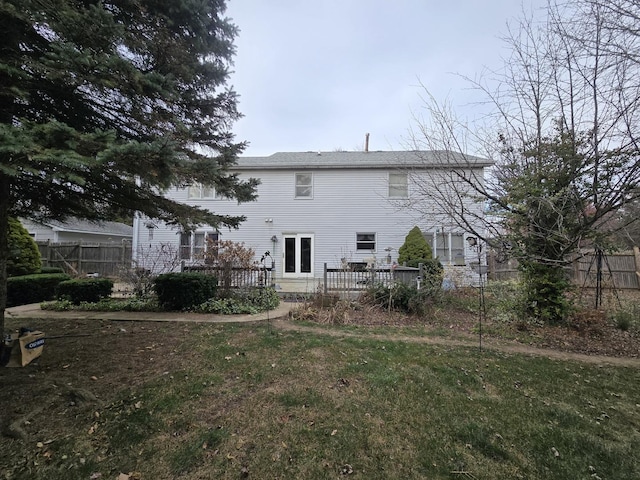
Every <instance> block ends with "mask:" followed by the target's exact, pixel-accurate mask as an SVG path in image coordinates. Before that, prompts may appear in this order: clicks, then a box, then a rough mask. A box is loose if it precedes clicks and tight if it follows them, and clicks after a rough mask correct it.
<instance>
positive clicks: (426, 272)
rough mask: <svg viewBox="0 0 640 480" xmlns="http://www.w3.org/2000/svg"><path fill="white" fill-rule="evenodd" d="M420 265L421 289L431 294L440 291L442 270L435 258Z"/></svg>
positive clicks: (442, 276)
mask: <svg viewBox="0 0 640 480" xmlns="http://www.w3.org/2000/svg"><path fill="white" fill-rule="evenodd" d="M420 263H422V285H423V288H426V289H429V290H431V293H432V294H435V293H436V292H438V291H440V289H441V288H442V280H443V279H444V268H443V267H442V264H441V263H440V260H438V259H437V258H428V259H425V260H424V261H422V262H420Z"/></svg>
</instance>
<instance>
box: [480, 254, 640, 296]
mask: <svg viewBox="0 0 640 480" xmlns="http://www.w3.org/2000/svg"><path fill="white" fill-rule="evenodd" d="M598 262H600V266H601V268H600V272H601V285H602V286H604V287H607V288H619V289H639V288H640V250H639V249H638V247H634V249H633V251H626V252H616V253H610V254H603V255H602V256H601V258H600V260H599V259H598V257H597V255H596V253H595V252H594V251H583V252H581V253H580V254H579V255H577V256H576V258H575V259H574V260H573V262H571V264H570V265H569V266H568V267H567V274H568V276H569V278H570V279H571V281H572V282H573V283H574V284H575V285H576V286H578V287H585V288H595V287H596V285H597V283H598V279H597V274H598ZM487 263H488V266H489V269H488V279H489V281H491V280H511V279H517V278H518V275H519V273H518V262H517V261H516V260H513V259H510V260H505V261H499V259H498V257H497V255H495V253H493V252H489V253H488V254H487Z"/></svg>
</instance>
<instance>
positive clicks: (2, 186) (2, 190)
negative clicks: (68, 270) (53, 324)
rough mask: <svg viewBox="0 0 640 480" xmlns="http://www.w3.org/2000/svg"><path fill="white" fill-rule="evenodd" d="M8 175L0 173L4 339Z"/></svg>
mask: <svg viewBox="0 0 640 480" xmlns="http://www.w3.org/2000/svg"><path fill="white" fill-rule="evenodd" d="M10 187H11V182H10V181H9V177H7V176H6V175H2V174H0V334H1V335H2V338H0V340H2V339H4V333H5V331H4V310H5V308H6V306H7V260H8V258H9V188H10Z"/></svg>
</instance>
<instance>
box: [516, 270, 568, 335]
mask: <svg viewBox="0 0 640 480" xmlns="http://www.w3.org/2000/svg"><path fill="white" fill-rule="evenodd" d="M518 268H519V270H520V272H521V273H522V282H523V286H524V291H525V296H526V302H527V313H528V315H529V316H531V317H533V318H534V319H538V320H540V321H542V322H544V323H547V324H551V325H554V324H555V325H557V324H563V323H565V322H566V320H567V318H568V317H569V314H570V313H571V311H572V305H571V302H569V300H568V299H567V296H566V294H567V293H568V292H569V290H570V288H571V284H570V282H569V280H568V278H567V275H566V272H565V271H564V269H563V268H562V267H561V266H556V265H545V264H540V263H535V262H524V261H523V262H521V263H520V265H519V267H518Z"/></svg>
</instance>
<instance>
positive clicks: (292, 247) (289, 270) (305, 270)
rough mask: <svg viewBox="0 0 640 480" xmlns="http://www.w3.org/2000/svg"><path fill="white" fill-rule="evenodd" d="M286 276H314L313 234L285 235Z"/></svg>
mask: <svg viewBox="0 0 640 480" xmlns="http://www.w3.org/2000/svg"><path fill="white" fill-rule="evenodd" d="M283 240H284V272H283V273H284V276H289V277H312V276H313V235H311V234H306V233H299V234H288V235H283Z"/></svg>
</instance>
